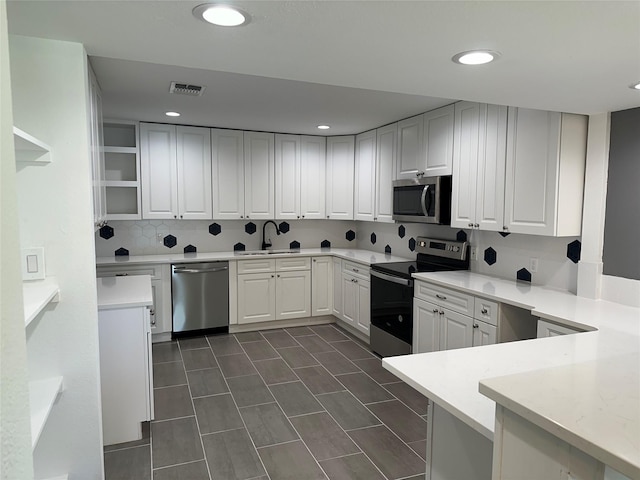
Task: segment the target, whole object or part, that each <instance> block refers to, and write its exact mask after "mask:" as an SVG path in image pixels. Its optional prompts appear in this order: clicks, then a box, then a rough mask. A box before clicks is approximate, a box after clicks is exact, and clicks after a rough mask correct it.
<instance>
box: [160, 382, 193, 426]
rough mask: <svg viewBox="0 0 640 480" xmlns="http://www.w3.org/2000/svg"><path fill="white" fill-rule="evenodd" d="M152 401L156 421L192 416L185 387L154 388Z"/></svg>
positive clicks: (191, 408)
mask: <svg viewBox="0 0 640 480" xmlns="http://www.w3.org/2000/svg"><path fill="white" fill-rule="evenodd" d="M153 399H154V412H155V420H156V421H157V420H167V419H170V418H180V417H189V416H191V415H193V405H192V404H191V394H190V393H189V387H188V386H187V385H179V386H177V387H164V388H155V389H154V390H153Z"/></svg>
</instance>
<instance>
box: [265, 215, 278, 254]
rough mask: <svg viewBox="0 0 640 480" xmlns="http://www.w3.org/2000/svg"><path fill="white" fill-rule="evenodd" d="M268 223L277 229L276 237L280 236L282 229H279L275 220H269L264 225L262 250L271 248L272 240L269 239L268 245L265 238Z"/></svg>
mask: <svg viewBox="0 0 640 480" xmlns="http://www.w3.org/2000/svg"><path fill="white" fill-rule="evenodd" d="M268 223H273V226H274V227H276V235H280V229H279V228H278V225H277V224H276V222H274V221H273V220H267V221H266V222H264V225H262V250H266V249H267V248H269V247H271V239H269V242H268V243H267V241H266V239H265V236H264V231H265V228H266V227H267V224H268Z"/></svg>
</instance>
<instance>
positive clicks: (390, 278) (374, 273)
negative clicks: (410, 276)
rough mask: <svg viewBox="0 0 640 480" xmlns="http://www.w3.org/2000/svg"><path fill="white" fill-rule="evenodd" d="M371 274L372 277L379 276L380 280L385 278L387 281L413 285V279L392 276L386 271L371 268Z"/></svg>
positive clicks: (407, 285) (408, 285)
mask: <svg viewBox="0 0 640 480" xmlns="http://www.w3.org/2000/svg"><path fill="white" fill-rule="evenodd" d="M371 275H372V276H374V277H378V278H381V279H382V280H386V281H388V282H393V283H397V284H399V285H404V286H406V287H413V280H407V279H406V278H400V277H394V276H393V275H387V274H386V273H382V272H377V271H375V270H371Z"/></svg>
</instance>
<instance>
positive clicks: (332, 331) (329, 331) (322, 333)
mask: <svg viewBox="0 0 640 480" xmlns="http://www.w3.org/2000/svg"><path fill="white" fill-rule="evenodd" d="M311 330H313V331H314V332H315V333H316V335H318V336H319V337H321V338H322V339H323V340H325V341H326V342H337V341H340V340H348V339H349V338H348V337H347V336H346V335H343V334H342V333H340V332H339V331H338V329H337V328H335V327H333V326H331V325H314V326H313V327H311Z"/></svg>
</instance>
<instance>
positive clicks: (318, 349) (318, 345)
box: [297, 335, 334, 353]
mask: <svg viewBox="0 0 640 480" xmlns="http://www.w3.org/2000/svg"><path fill="white" fill-rule="evenodd" d="M297 340H298V343H299V344H300V345H302V346H303V347H304V348H305V349H306V350H307V352H309V353H322V352H333V351H334V348H333V347H332V346H331V345H329V344H328V343H327V342H325V341H324V340H323V339H322V338H320V337H319V336H318V335H305V336H302V337H298V338H297Z"/></svg>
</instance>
